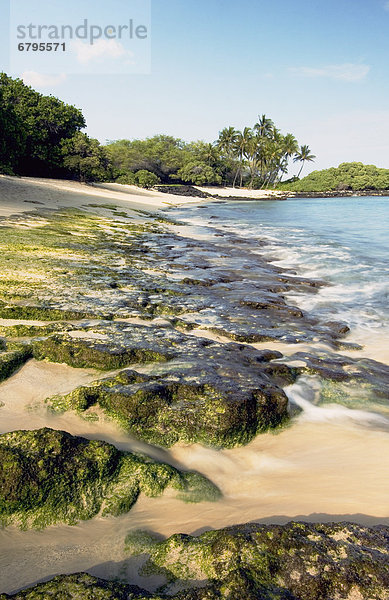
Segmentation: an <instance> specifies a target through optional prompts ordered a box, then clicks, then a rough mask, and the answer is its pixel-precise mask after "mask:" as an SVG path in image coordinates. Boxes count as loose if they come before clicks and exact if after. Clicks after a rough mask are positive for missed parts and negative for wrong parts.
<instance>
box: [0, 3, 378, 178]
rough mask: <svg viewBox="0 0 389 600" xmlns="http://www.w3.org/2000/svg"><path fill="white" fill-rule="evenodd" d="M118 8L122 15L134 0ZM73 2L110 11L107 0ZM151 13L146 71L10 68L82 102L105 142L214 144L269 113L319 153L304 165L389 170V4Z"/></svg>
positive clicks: (179, 7) (204, 6)
mask: <svg viewBox="0 0 389 600" xmlns="http://www.w3.org/2000/svg"><path fill="white" fill-rule="evenodd" d="M1 1H3V2H4V0H1ZM10 1H11V2H20V0H10ZM72 1H73V0H69V1H68V2H67V3H66V7H67V9H68V10H69V14H70V13H71V2H72ZM141 1H142V0H141ZM29 3H30V5H31V6H34V5H35V2H34V0H29ZM114 3H115V6H116V8H117V9H118V11H119V12H120V10H122V11H123V14H126V12H127V9H128V6H129V1H128V0H114ZM38 4H39V3H37V4H36V6H37V7H38ZM55 4H56V0H54V1H53V2H50V5H54V6H55ZM57 4H58V10H60V8H59V7H60V6H62V7H63V6H64V3H63V2H57ZM77 5H78V6H82V8H83V10H84V12H85V14H87V16H90V18H92V17H93V18H95V19H98V18H99V17H100V18H101V19H109V17H110V15H109V14H108V13H107V6H112V4H111V5H110V4H108V3H107V2H102V1H101V0H94V1H93V2H92V1H90V0H79V1H78V2H77ZM151 9H152V10H151V24H152V26H151V70H150V72H149V73H147V72H146V73H145V74H133V73H129V74H112V75H107V74H93V75H92V74H87V73H84V74H78V75H71V74H65V73H61V71H60V69H59V72H57V73H52V74H51V75H48V74H47V73H46V74H42V73H40V72H39V70H38V68H37V70H36V72H34V71H33V69H32V68H31V65H28V66H27V65H26V68H25V69H24V70H23V65H21V67H20V69H19V71H18V72H12V75H18V76H21V75H22V74H23V77H24V79H25V80H26V81H28V82H29V83H31V84H32V85H34V87H36V88H37V89H39V90H40V91H42V92H44V93H52V94H54V95H57V96H59V97H60V98H61V99H63V100H65V101H66V102H70V103H72V104H75V105H76V106H78V107H80V108H81V109H82V110H83V112H84V114H85V116H86V119H87V123H88V128H87V132H88V134H89V135H91V136H93V137H97V138H98V139H100V141H102V142H104V141H106V140H112V139H119V138H136V137H141V138H143V137H146V136H152V135H154V134H157V133H167V134H171V135H174V136H176V137H181V138H183V139H186V140H191V139H205V140H208V141H213V140H215V139H216V138H217V136H218V132H219V130H220V129H222V128H223V127H225V126H227V125H234V126H235V127H237V128H243V127H244V126H245V125H252V124H254V123H255V121H256V119H257V116H258V114H262V113H265V114H266V115H267V116H269V117H271V118H272V119H273V120H274V121H275V123H276V125H277V126H278V127H279V128H280V129H281V130H282V131H283V132H284V133H286V132H291V133H294V134H295V135H296V137H297V139H298V140H299V142H300V143H302V144H308V145H309V146H310V147H311V149H312V151H313V152H314V153H315V154H316V155H317V160H316V162H315V163H314V164H312V165H309V166H308V168H306V172H308V171H309V170H312V169H315V168H326V167H329V166H334V165H337V164H339V163H340V162H343V161H352V160H359V161H362V162H365V163H374V164H377V165H378V166H383V167H387V168H389V105H388V98H389V72H388V69H389V67H388V59H389V2H386V0H322V1H319V0H272V1H265V0H240V1H239V2H238V1H237V0H151ZM88 11H89V12H88ZM43 17H44V15H43V14H39V11H37V19H38V18H42V19H43ZM0 29H1V28H0ZM0 33H1V31H0ZM119 54H120V53H119ZM117 60H118V61H120V60H122V57H121V56H120V55H119V56H118V57H117ZM90 65H91V68H90V70H92V61H91V62H90ZM20 70H22V72H20ZM26 71H27V72H28V73H27V74H26ZM31 71H32V72H31ZM291 172H293V169H292V170H291Z"/></svg>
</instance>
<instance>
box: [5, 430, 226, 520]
mask: <svg viewBox="0 0 389 600" xmlns="http://www.w3.org/2000/svg"><path fill="white" fill-rule="evenodd" d="M167 487H171V488H173V489H174V490H176V493H177V496H178V497H179V498H181V499H183V500H186V501H189V502H198V501H201V500H212V501H213V500H216V499H218V498H219V497H220V492H219V491H218V489H217V488H216V487H215V486H214V485H213V484H212V483H211V482H210V481H208V480H207V479H206V478H204V477H202V476H201V475H200V474H198V473H194V472H188V473H183V472H180V471H178V470H177V469H175V468H173V467H171V466H169V465H166V464H162V463H157V462H154V461H152V460H151V459H149V458H148V457H145V456H142V455H138V454H132V453H126V452H120V451H119V450H117V449H116V448H115V447H114V446H112V445H111V444H107V443H106V442H101V441H95V440H86V439H84V438H80V437H73V436H71V435H69V434H67V433H65V432H63V431H54V430H51V429H47V428H45V429H39V430H36V431H14V432H12V433H7V434H3V435H1V436H0V522H1V523H2V524H3V525H9V524H15V525H17V526H19V527H21V528H23V529H26V528H31V527H33V528H44V527H46V526H48V525H51V524H53V523H67V524H70V525H73V524H75V523H77V522H78V521H80V520H85V519H91V518H92V517H94V516H95V515H97V514H99V513H100V514H102V515H103V516H105V515H115V516H117V515H120V514H122V513H124V512H127V511H129V510H130V509H131V507H132V505H133V504H134V503H135V502H136V500H137V498H138V496H139V494H140V493H141V492H143V493H145V494H146V495H148V496H152V497H153V496H158V495H160V494H162V492H163V491H164V490H165V489H166V488H167Z"/></svg>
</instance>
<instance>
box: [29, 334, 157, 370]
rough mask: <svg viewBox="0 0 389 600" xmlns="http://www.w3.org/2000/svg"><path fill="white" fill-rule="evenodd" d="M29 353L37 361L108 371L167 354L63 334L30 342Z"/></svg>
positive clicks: (154, 359) (148, 348)
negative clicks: (31, 353) (45, 360)
mask: <svg viewBox="0 0 389 600" xmlns="http://www.w3.org/2000/svg"><path fill="white" fill-rule="evenodd" d="M32 347H33V354H34V357H35V358H36V359H38V360H42V359H44V358H47V359H48V360H51V361H53V362H58V363H66V364H68V365H70V366H71V367H79V368H82V367H92V368H96V369H101V370H103V371H109V370H112V369H118V368H120V367H123V366H125V365H129V364H131V363H143V362H151V361H160V360H166V359H167V358H168V355H167V354H161V353H160V352H158V351H156V350H153V349H152V347H150V346H149V347H147V346H146V347H142V345H141V344H137V345H132V347H128V346H126V345H124V344H118V343H115V342H112V343H111V344H106V343H102V342H100V341H99V340H95V339H93V336H91V339H89V340H88V339H77V338H72V337H70V336H69V335H66V334H55V335H51V336H49V337H48V338H46V339H42V340H35V341H34V342H33V345H32Z"/></svg>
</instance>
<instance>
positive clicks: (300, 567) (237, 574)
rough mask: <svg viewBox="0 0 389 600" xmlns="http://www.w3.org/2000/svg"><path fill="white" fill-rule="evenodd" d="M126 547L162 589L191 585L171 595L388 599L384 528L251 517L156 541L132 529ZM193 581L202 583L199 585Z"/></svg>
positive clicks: (387, 533) (388, 541)
mask: <svg viewBox="0 0 389 600" xmlns="http://www.w3.org/2000/svg"><path fill="white" fill-rule="evenodd" d="M127 549H128V552H129V553H131V554H139V553H142V554H144V553H146V554H149V555H150V558H149V560H148V562H147V563H146V564H145V566H144V567H143V572H144V573H148V574H150V573H153V572H155V573H160V574H163V575H164V576H165V577H166V579H167V584H166V585H165V586H164V588H163V590H164V591H165V592H169V591H170V590H171V589H174V590H177V588H178V589H185V588H186V589H188V588H189V587H194V588H195V589H189V590H188V591H187V592H182V593H181V594H180V593H179V594H177V595H176V596H174V598H177V599H178V598H186V599H187V600H189V599H190V598H191V599H194V598H215V599H216V598H220V599H222V598H225V599H228V600H242V599H243V598H244V599H247V600H258V598H261V599H264V600H270V599H274V598H277V599H280V600H281V599H283V600H287V599H288V600H302V599H303V600H318V599H319V598H320V600H333V599H334V598H336V599H337V600H351V599H354V598H355V599H359V600H385V599H387V598H389V567H388V564H389V563H388V559H389V529H388V528H387V527H376V528H372V529H369V528H367V527H363V526H360V525H355V524H351V523H340V524H319V525H317V524H307V523H295V522H291V523H289V524H288V525H285V526H279V525H255V524H251V525H239V526H235V527H229V528H227V529H222V530H219V531H209V532H207V533H204V534H203V535H201V536H200V537H192V536H189V535H182V534H176V535H173V536H172V537H170V538H169V539H167V540H166V541H162V542H160V541H157V540H156V539H155V538H154V537H153V536H150V535H148V534H147V533H142V532H135V533H134V534H130V535H129V536H128V538H127ZM200 581H201V583H202V586H204V583H206V582H207V581H208V585H206V587H203V589H199V582H200ZM172 586H173V588H172ZM176 593H177V592H176Z"/></svg>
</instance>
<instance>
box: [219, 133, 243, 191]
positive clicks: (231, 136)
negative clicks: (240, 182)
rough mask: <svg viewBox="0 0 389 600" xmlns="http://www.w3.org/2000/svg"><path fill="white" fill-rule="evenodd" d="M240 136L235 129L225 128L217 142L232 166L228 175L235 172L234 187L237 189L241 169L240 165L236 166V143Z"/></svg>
mask: <svg viewBox="0 0 389 600" xmlns="http://www.w3.org/2000/svg"><path fill="white" fill-rule="evenodd" d="M238 135H239V133H238V131H236V129H235V127H225V128H224V129H223V130H222V131H220V132H219V138H218V140H217V141H216V142H215V144H216V146H217V148H218V149H219V150H220V152H221V153H223V154H225V156H226V157H227V159H229V163H230V166H229V168H228V170H227V173H228V172H229V171H230V172H231V173H233V172H234V170H235V176H234V181H233V187H235V182H236V178H237V176H238V172H239V169H240V165H239V164H238V165H237V164H236V142H237V140H238ZM226 179H227V175H226ZM226 183H227V181H226Z"/></svg>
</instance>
